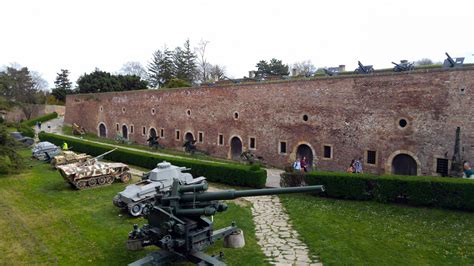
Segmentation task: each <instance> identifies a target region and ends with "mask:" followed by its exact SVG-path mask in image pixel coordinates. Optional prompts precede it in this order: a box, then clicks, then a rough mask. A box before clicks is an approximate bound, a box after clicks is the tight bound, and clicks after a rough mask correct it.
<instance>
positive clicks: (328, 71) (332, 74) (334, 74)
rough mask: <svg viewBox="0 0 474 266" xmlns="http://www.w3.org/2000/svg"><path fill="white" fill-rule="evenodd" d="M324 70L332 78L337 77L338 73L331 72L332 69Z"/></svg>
mask: <svg viewBox="0 0 474 266" xmlns="http://www.w3.org/2000/svg"><path fill="white" fill-rule="evenodd" d="M323 70H324V73H325V74H326V75H328V76H330V77H332V76H336V75H337V72H336V71H333V70H331V69H330V68H323Z"/></svg>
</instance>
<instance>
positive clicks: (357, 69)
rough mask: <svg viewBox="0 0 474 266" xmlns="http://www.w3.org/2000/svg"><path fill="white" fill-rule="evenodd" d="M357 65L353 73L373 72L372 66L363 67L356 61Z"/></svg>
mask: <svg viewBox="0 0 474 266" xmlns="http://www.w3.org/2000/svg"><path fill="white" fill-rule="evenodd" d="M357 64H358V65H359V67H358V68H356V70H354V73H356V74H371V73H373V72H374V68H373V66H372V65H369V66H364V65H363V64H362V63H361V62H360V61H357Z"/></svg>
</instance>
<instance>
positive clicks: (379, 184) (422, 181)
mask: <svg viewBox="0 0 474 266" xmlns="http://www.w3.org/2000/svg"><path fill="white" fill-rule="evenodd" d="M283 175H285V176H286V177H285V179H286V180H288V179H289V178H293V179H295V180H297V179H298V178H299V177H298V175H301V174H300V173H284V174H283ZM290 176H292V177H290ZM304 181H305V183H306V184H308V185H324V186H325V189H326V191H325V192H322V193H319V195H322V196H326V197H331V198H341V199H350V200H374V201H378V202H394V203H404V204H409V205H414V206H427V207H439V208H448V209H458V210H468V211H474V182H473V181H472V180H468V179H460V178H449V177H431V176H396V175H383V176H376V175H372V174H350V173H341V172H311V173H307V174H305V175H304Z"/></svg>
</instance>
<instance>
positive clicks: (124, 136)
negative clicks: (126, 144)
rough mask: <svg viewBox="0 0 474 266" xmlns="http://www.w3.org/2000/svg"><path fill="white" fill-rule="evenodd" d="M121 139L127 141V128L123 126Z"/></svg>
mask: <svg viewBox="0 0 474 266" xmlns="http://www.w3.org/2000/svg"><path fill="white" fill-rule="evenodd" d="M122 137H123V138H124V139H128V128H127V126H126V125H123V126H122Z"/></svg>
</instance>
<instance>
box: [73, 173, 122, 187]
mask: <svg viewBox="0 0 474 266" xmlns="http://www.w3.org/2000/svg"><path fill="white" fill-rule="evenodd" d="M114 181H115V176H113V175H101V176H95V177H91V178H84V179H79V180H76V181H73V182H72V185H73V186H74V187H76V188H77V189H79V190H82V189H89V188H94V187H102V186H107V185H111V184H112V183H113V182H114Z"/></svg>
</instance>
